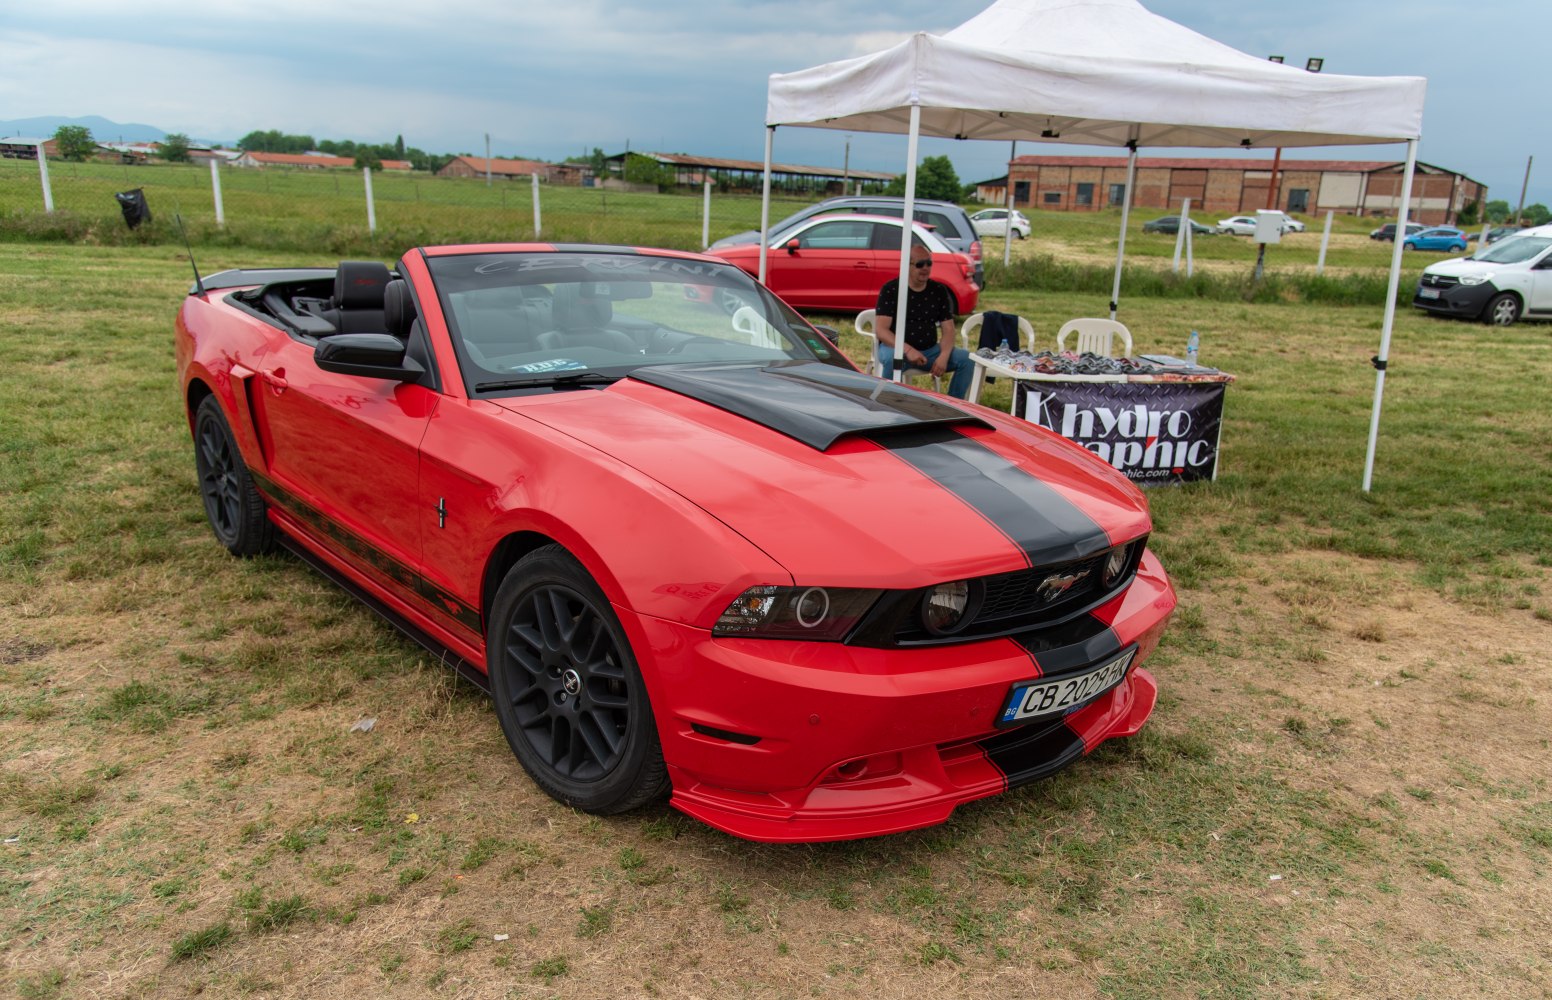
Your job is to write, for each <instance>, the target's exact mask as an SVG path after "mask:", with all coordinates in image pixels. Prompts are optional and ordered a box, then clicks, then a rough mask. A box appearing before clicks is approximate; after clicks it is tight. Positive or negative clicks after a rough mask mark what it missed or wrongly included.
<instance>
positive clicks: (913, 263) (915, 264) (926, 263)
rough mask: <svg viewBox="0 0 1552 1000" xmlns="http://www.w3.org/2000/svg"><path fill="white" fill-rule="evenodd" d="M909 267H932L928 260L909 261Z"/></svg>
mask: <svg viewBox="0 0 1552 1000" xmlns="http://www.w3.org/2000/svg"><path fill="white" fill-rule="evenodd" d="M911 266H912V267H931V266H932V261H930V260H913V261H911Z"/></svg>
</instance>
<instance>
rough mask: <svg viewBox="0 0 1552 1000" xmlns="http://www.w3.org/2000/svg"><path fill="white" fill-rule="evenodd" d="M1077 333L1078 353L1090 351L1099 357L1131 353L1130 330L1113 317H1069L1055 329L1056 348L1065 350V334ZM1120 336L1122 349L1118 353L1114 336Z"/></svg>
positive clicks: (1120, 356) (1113, 356) (1119, 356)
mask: <svg viewBox="0 0 1552 1000" xmlns="http://www.w3.org/2000/svg"><path fill="white" fill-rule="evenodd" d="M1070 333H1076V334H1077V335H1078V346H1077V348H1076V350H1077V352H1078V353H1079V354H1082V353H1083V352H1085V351H1091V352H1093V353H1094V354H1098V355H1100V356H1101V357H1106V358H1125V357H1130V356H1131V353H1132V331H1130V330H1128V329H1127V328H1126V327H1125V326H1122V325H1121V324H1120V323H1117V322H1116V321H1115V320H1113V319H1070V320H1068V321H1067V322H1065V323H1063V324H1062V328H1061V329H1060V330H1058V331H1056V349H1057V350H1058V351H1065V350H1067V335H1068V334H1070ZM1117 337H1119V338H1121V345H1122V347H1123V348H1124V350H1122V351H1121V353H1120V354H1117V353H1115V351H1114V350H1113V348H1114V347H1115V340H1116V338H1117Z"/></svg>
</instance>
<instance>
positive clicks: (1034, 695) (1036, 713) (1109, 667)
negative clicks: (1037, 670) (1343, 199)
mask: <svg viewBox="0 0 1552 1000" xmlns="http://www.w3.org/2000/svg"><path fill="white" fill-rule="evenodd" d="M1136 654H1137V650H1136V648H1135V647H1134V648H1132V649H1128V650H1127V651H1126V652H1124V653H1122V654H1121V655H1120V656H1118V657H1116V658H1115V659H1113V660H1110V661H1108V662H1106V663H1103V664H1100V665H1099V666H1097V667H1095V668H1094V669H1093V670H1086V671H1084V672H1083V673H1081V674H1077V675H1075V676H1072V677H1062V678H1060V679H1058V680H1054V681H1021V682H1020V683H1018V684H1015V685H1013V690H1012V692H1010V693H1009V695H1008V703H1007V704H1006V705H1005V706H1004V707H1003V709H1002V715H1001V716H999V717H998V719H997V721H998V722H999V723H1000V724H1001V725H1004V726H1007V725H1012V724H1013V723H1015V722H1026V721H1028V720H1030V719H1038V718H1040V717H1041V716H1045V715H1057V714H1059V713H1062V712H1067V711H1070V710H1071V709H1074V708H1077V707H1079V706H1081V705H1084V704H1086V703H1088V702H1090V701H1093V700H1094V699H1095V698H1098V697H1099V696H1100V695H1102V694H1104V693H1105V692H1106V691H1109V690H1110V689H1111V688H1113V687H1115V686H1116V685H1117V684H1119V683H1121V679H1122V678H1123V677H1125V676H1126V668H1127V667H1129V666H1131V664H1132V657H1133V656H1135V655H1136Z"/></svg>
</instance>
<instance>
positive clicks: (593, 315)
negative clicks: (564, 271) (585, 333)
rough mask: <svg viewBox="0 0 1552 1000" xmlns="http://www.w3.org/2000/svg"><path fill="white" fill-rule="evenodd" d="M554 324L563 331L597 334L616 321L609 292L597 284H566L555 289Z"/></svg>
mask: <svg viewBox="0 0 1552 1000" xmlns="http://www.w3.org/2000/svg"><path fill="white" fill-rule="evenodd" d="M553 310H554V323H555V326H556V328H557V329H561V330H596V329H598V328H600V327H603V326H607V325H608V323H609V320H610V319H612V318H613V317H614V305H613V303H611V302H610V300H609V295H608V293H607V292H601V290H600V289H599V288H598V283H597V282H594V281H583V282H566V283H561V284H557V285H556V286H555V302H554V306H553Z"/></svg>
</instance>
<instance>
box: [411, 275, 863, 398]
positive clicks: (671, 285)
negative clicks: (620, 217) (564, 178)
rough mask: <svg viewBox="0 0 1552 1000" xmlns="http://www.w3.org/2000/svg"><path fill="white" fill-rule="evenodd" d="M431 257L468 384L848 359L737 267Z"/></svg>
mask: <svg viewBox="0 0 1552 1000" xmlns="http://www.w3.org/2000/svg"><path fill="white" fill-rule="evenodd" d="M427 264H428V266H429V267H430V269H431V274H432V277H433V278H434V279H435V281H436V286H437V294H438V297H439V298H440V300H441V303H442V312H443V314H444V315H445V316H446V317H447V323H448V327H449V331H450V332H451V334H452V339H453V345H454V347H455V349H456V350H457V352H458V359H459V363H460V365H461V366H462V368H463V371H464V381H465V383H466V385H467V386H468V388H469V391H470V392H471V393H478V392H489V391H497V390H510V389H520V388H524V387H528V386H553V385H557V384H568V383H569V384H582V383H585V382H588V381H602V380H607V379H613V378H621V377H624V376H626V375H629V374H630V373H631V372H632V371H634V370H636V369H637V368H641V367H643V366H647V365H659V364H704V363H707V362H717V361H728V362H745V363H747V362H751V361H788V360H792V359H800V360H805V361H813V360H819V361H825V362H829V363H831V364H836V365H840V366H842V367H847V364H846V362H845V361H844V360H843V359H842V358H841V357H840V352H839V351H837V350H836V348H835V347H834V346H833V345H831V344H830V343H829V342H828V341H827V340H825V338H824V337H823V336H821V335H820V334H819V333H818V332H816V331H815V330H814V328H813V327H811V326H809V325H808V323H806V322H805V321H804V320H803V318H802V317H801V316H799V315H798V314H797V313H795V312H793V311H792V310H791V309H790V308H788V307H787V306H786V305H784V304H782V302H781V301H780V300H778V299H777V298H776V297H775V296H773V295H771V294H770V293H769V292H768V291H766V290H765V289H764V288H762V287H761V286H760V285H759V284H757V283H756V282H755V281H754V280H753V279H752V278H750V277H749V276H748V275H746V274H744V273H743V272H742V271H740V270H738V268H736V267H732V266H730V265H725V264H719V263H713V262H710V261H698V260H685V259H682V258H674V257H656V256H648V255H645V254H631V253H561V252H556V253H485V254H467V255H460V256H455V257H433V258H430V259H429V260H428V261H427Z"/></svg>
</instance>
